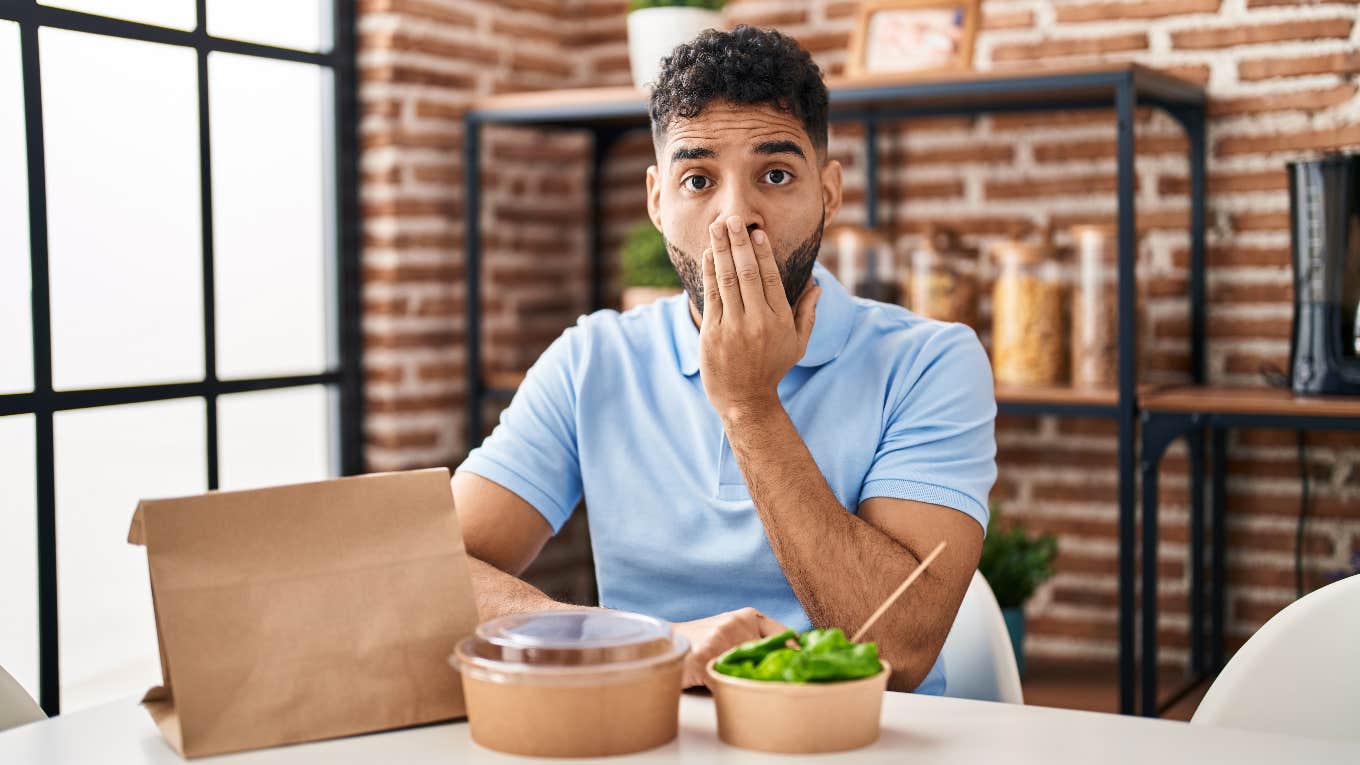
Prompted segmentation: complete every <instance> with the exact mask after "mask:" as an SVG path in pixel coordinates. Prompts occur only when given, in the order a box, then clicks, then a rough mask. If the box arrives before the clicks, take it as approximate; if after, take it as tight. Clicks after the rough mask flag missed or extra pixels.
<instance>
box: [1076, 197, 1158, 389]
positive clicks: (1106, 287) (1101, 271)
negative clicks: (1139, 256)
mask: <svg viewBox="0 0 1360 765" xmlns="http://www.w3.org/2000/svg"><path fill="white" fill-rule="evenodd" d="M1071 234H1072V243H1073V247H1074V249H1075V251H1076V280H1075V285H1074V288H1073V290H1072V385H1073V386H1075V387H1077V388H1114V387H1117V386H1118V385H1119V247H1118V238H1117V236H1116V229H1115V227H1114V226H1110V225H1098V224H1083V225H1078V226H1073V227H1072V229H1071ZM1144 286H1145V282H1137V283H1136V284H1135V287H1134V292H1135V309H1134V325H1135V334H1134V344H1135V345H1134V347H1135V355H1136V354H1137V348H1138V338H1140V337H1142V336H1143V328H1144V326H1145V324H1144V321H1143V312H1142V311H1141V310H1139V309H1138V306H1137V305H1136V303H1138V302H1141V301H1142V299H1143V292H1144V290H1143V287H1144ZM1135 364H1137V362H1135Z"/></svg>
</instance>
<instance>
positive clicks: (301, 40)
mask: <svg viewBox="0 0 1360 765" xmlns="http://www.w3.org/2000/svg"><path fill="white" fill-rule="evenodd" d="M330 19H331V4H330V2H328V0H282V2H281V1H280V0H208V34H210V35H212V36H214V37H230V38H232V39H233V40H245V41H247V42H256V43H263V44H265V45H277V46H279V47H281V48H296V49H298V50H315V51H320V50H329V49H330V47H331V21H330Z"/></svg>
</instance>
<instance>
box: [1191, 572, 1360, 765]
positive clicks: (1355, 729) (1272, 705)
mask: <svg viewBox="0 0 1360 765" xmlns="http://www.w3.org/2000/svg"><path fill="white" fill-rule="evenodd" d="M1191 722H1192V723H1196V724H1203V725H1216V726H1219V727H1224V728H1242V729H1247V730H1256V731H1266V732H1271V733H1290V734H1295V735H1301V736H1314V737H1319V738H1339V739H1347V740H1355V741H1360V724H1357V723H1358V722H1360V576H1351V577H1349V578H1346V579H1342V580H1341V581H1339V582H1333V583H1332V584H1329V585H1327V586H1326V587H1323V588H1322V589H1320V590H1317V591H1316V592H1312V593H1310V594H1308V595H1305V596H1304V597H1303V598H1301V599H1299V600H1296V601H1294V602H1293V603H1291V604H1289V605H1288V606H1286V607H1285V609H1284V610H1283V611H1281V612H1279V613H1278V614H1275V616H1273V617H1271V619H1270V621H1268V622H1266V623H1265V625H1264V626H1262V627H1261V629H1260V630H1258V631H1257V632H1256V634H1255V635H1252V636H1251V638H1250V639H1249V640H1247V643H1246V645H1244V646H1242V648H1241V649H1240V650H1238V652H1237V654H1236V655H1235V656H1233V658H1232V661H1230V662H1228V666H1226V667H1224V668H1223V672H1221V673H1220V674H1219V676H1218V679H1216V680H1215V681H1214V684H1213V685H1211V686H1210V687H1209V692H1208V693H1206V694H1205V695H1204V700H1203V701H1201V702H1200V703H1199V708H1198V709H1196V710H1195V715H1194V717H1193V718H1191Z"/></svg>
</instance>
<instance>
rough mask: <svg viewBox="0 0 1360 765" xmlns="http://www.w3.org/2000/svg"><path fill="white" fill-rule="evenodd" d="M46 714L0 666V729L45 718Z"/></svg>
mask: <svg viewBox="0 0 1360 765" xmlns="http://www.w3.org/2000/svg"><path fill="white" fill-rule="evenodd" d="M46 719H47V715H45V714H43V711H42V709H40V708H39V707H38V705H37V704H35V703H34V702H33V699H32V697H30V696H29V695H28V692H27V691H25V690H24V687H23V686H22V685H19V681H18V680H15V679H14V678H12V677H10V675H9V673H8V672H6V671H5V668H4V667H0V730H6V729H8V728H15V727H18V726H20V725H24V724H26V723H31V722H37V721H38V720H46Z"/></svg>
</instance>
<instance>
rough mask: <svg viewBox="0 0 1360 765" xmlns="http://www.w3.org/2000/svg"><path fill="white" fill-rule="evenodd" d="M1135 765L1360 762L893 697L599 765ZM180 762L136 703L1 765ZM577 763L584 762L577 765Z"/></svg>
mask: <svg viewBox="0 0 1360 765" xmlns="http://www.w3.org/2000/svg"><path fill="white" fill-rule="evenodd" d="M832 758H839V760H840V761H844V762H854V763H856V765H859V763H885V764H886V763H891V764H892V765H904V764H906V763H931V764H932V765H934V763H985V764H986V765H995V764H996V763H1026V762H1034V763H1045V764H1047V763H1083V764H1086V763H1101V765H1107V764H1109V763H1137V765H1162V764H1163V763H1169V762H1194V763H1207V762H1222V763H1232V765H1240V764H1241V763H1249V762H1260V763H1270V765H1279V763H1281V762H1307V763H1333V762H1335V763H1346V764H1347V765H1355V764H1356V763H1360V745H1357V744H1355V743H1350V742H1343V741H1325V740H1320V739H1310V738H1299V737H1292V736H1277V735H1270V734H1264V733H1256V732H1251V731H1238V730H1228V729H1223V728H1211V727H1208V726H1203V725H1197V726H1190V725H1188V724H1186V723H1180V722H1170V721H1166V720H1149V719H1146V718H1137V717H1120V716H1117V715H1109V714H1099V713H1095V712H1076V711H1071V710H1066V709H1050V708H1047V707H1026V706H1018V705H1011V704H994V703H990V702H983V701H962V700H958V699H945V698H934V697H927V696H914V695H911V694H902V693H889V694H887V697H886V698H885V699H884V708H883V734H882V736H881V737H880V738H879V741H878V743H877V744H875V745H874V746H872V747H868V748H865V749H859V750H856V751H853V752H847V753H843V754H839V755H820V756H807V757H792V756H787V755H767V754H760V753H757V752H748V751H744V750H741V749H734V748H731V747H728V746H726V745H724V744H723V743H722V742H720V741H719V740H718V737H717V733H716V731H715V722H714V715H713V701H712V699H710V698H708V697H705V696H695V695H689V694H687V695H685V696H684V697H683V699H682V703H681V706H680V737H679V739H677V740H676V741H673V742H671V743H670V744H668V745H666V746H664V747H661V748H659V749H653V750H651V751H649V752H643V753H641V754H637V755H633V756H631V757H616V758H610V759H605V760H596V762H601V763H612V765H620V764H621V763H693V765H709V764H710V763H718V764H721V763H733V764H734V765H748V764H750V765H754V764H756V763H780V764H781V765H787V763H795V762H801V761H805V760H806V761H819V762H825V761H827V760H828V759H832ZM182 762H183V761H182V760H181V759H180V758H179V755H177V754H175V753H174V751H173V750H171V749H170V747H169V746H168V745H166V743H165V741H164V740H163V739H162V738H161V736H160V733H159V732H158V731H157V730H156V728H155V726H154V725H152V723H151V718H150V717H149V716H148V715H147V714H146V711H145V710H143V709H141V708H140V707H139V706H138V705H137V701H136V699H128V700H126V701H122V702H115V703H112V704H106V705H104V706H100V707H95V708H92V709H88V710H84V711H80V712H75V713H72V714H68V715H61V716H60V717H56V718H54V719H52V720H47V721H45V722H40V723H34V724H32V725H26V726H23V727H19V728H15V729H13V730H9V731H6V732H4V733H0V763H3V764H4V765H27V764H28V763H35V764H36V763H41V764H42V765H68V764H69V765H77V764H78V765H87V764H88V763H109V764H111V765H131V764H133V763H174V764H179V763H182ZM193 762H194V763H216V762H222V763H231V764H232V765H265V764H266V763H278V764H283V763H291V764H295V763H325V765H344V763H363V764H364V765H369V764H370V763H384V762H392V763H441V765H446V764H447V763H524V762H537V763H546V762H554V760H536V759H530V758H520V757H510V756H506V755H502V754H498V753H496V752H492V751H489V750H486V749H483V748H481V747H480V746H478V745H476V744H474V743H473V742H472V740H471V739H470V737H469V736H468V726H467V725H466V724H464V723H452V724H446V725H436V726H429V727H424V728H412V729H407V730H400V731H392V732H388V733H376V734H372V735H367V736H355V737H352V738H344V739H336V740H332V741H321V742H316V743H311V744H300V745H297V746H287V747H279V748H276V749H264V750H259V751H254V752H244V753H241V754H235V755H226V756H223V757H209V758H203V759H198V760H193ZM570 762H573V763H577V762H585V761H583V760H570Z"/></svg>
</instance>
